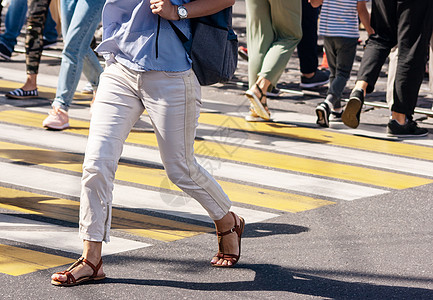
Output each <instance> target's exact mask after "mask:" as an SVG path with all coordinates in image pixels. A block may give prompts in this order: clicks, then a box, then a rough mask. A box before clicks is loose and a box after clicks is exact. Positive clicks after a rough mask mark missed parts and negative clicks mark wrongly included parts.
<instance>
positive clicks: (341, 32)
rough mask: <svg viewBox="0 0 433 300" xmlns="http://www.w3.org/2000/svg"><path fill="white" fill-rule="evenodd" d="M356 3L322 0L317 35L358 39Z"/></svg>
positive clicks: (355, 1)
mask: <svg viewBox="0 0 433 300" xmlns="http://www.w3.org/2000/svg"><path fill="white" fill-rule="evenodd" d="M358 1H359V2H360V1H368V0H323V4H322V9H321V11H320V21H319V35H322V36H339V37H349V38H359V21H358V9H357V5H358Z"/></svg>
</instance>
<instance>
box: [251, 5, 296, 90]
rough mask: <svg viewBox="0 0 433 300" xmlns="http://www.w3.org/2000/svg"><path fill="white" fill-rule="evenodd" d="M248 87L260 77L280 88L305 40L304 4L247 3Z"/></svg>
mask: <svg viewBox="0 0 433 300" xmlns="http://www.w3.org/2000/svg"><path fill="white" fill-rule="evenodd" d="M245 3H246V15H247V48H248V84H249V87H250V88H251V87H252V86H253V85H254V84H255V82H256V81H257V78H258V77H259V76H261V77H264V78H266V79H268V80H269V81H270V82H271V85H272V86H276V84H277V82H278V80H279V79H280V77H281V74H283V72H284V69H285V68H286V65H287V63H288V61H289V59H290V57H291V56H292V54H293V51H294V50H295V48H296V45H297V44H298V42H299V41H300V40H301V38H302V27H301V10H302V5H301V0H245Z"/></svg>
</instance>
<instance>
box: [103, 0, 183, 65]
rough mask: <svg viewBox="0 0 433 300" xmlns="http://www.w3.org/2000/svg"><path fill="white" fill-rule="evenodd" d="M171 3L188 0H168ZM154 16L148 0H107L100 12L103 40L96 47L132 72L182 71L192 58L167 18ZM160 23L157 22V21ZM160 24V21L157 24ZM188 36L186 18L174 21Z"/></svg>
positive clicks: (178, 3)
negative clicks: (112, 56)
mask: <svg viewBox="0 0 433 300" xmlns="http://www.w3.org/2000/svg"><path fill="white" fill-rule="evenodd" d="M171 2H172V3H173V4H174V5H180V4H183V3H187V2H189V0H171ZM159 19H160V20H159V21H158V15H154V14H153V13H152V10H151V9H150V3H149V0H107V1H106V3H105V6H104V9H103V11H102V26H103V36H102V43H101V44H100V45H99V46H98V47H97V48H96V51H97V52H98V53H101V54H103V55H104V57H105V58H106V59H107V58H108V56H110V54H112V55H114V58H115V59H116V60H117V61H118V62H119V63H121V64H123V65H125V66H126V67H128V68H130V69H132V70H135V71H151V70H154V71H167V72H181V71H186V70H188V69H190V68H191V60H190V59H189V57H188V54H187V53H186V51H185V48H184V47H183V45H182V43H181V41H180V40H179V38H178V36H177V35H176V33H175V32H174V30H173V28H171V26H170V24H169V23H168V21H167V20H165V19H163V18H159ZM159 22H160V23H159ZM158 23H159V24H158ZM173 23H174V24H175V25H176V26H177V27H178V28H179V29H180V30H181V31H182V32H183V33H184V34H185V35H186V36H187V37H188V38H190V37H191V33H190V26H189V20H182V21H173Z"/></svg>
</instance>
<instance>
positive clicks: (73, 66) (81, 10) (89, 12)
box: [53, 0, 105, 111]
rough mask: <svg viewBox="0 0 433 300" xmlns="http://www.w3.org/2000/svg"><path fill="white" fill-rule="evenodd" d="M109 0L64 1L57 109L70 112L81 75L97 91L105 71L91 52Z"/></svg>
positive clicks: (61, 2)
mask: <svg viewBox="0 0 433 300" xmlns="http://www.w3.org/2000/svg"><path fill="white" fill-rule="evenodd" d="M104 3H105V0H62V1H60V6H61V11H62V33H63V42H64V48H63V53H62V63H61V66H60V73H59V81H58V84H57V92H56V98H55V99H54V102H53V106H58V107H60V108H61V109H64V110H66V111H67V110H68V108H69V106H70V104H71V101H72V99H73V98H74V94H75V91H76V89H77V86H78V82H79V80H80V77H81V71H83V72H84V75H85V76H86V78H87V80H88V81H89V82H90V83H91V84H92V86H93V88H94V89H95V90H96V88H97V87H98V84H99V75H100V74H101V73H102V71H103V69H102V67H101V64H100V63H99V60H98V57H97V56H96V54H95V53H94V52H93V50H92V49H91V48H90V43H91V42H92V38H93V35H94V33H95V31H96V28H97V27H98V24H99V22H100V21H101V17H102V8H103V6H104Z"/></svg>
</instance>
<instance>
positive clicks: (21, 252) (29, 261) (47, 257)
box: [0, 244, 74, 276]
mask: <svg viewBox="0 0 433 300" xmlns="http://www.w3.org/2000/svg"><path fill="white" fill-rule="evenodd" d="M73 261H74V260H72V259H70V258H66V257H61V256H58V255H52V254H47V253H43V252H39V251H34V250H29V249H24V248H19V247H13V246H8V245H2V244H0V273H4V274H8V275H12V276H19V275H23V274H27V273H32V272H35V271H38V270H44V269H49V268H53V267H58V266H62V265H66V264H69V263H72V262H73Z"/></svg>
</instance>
